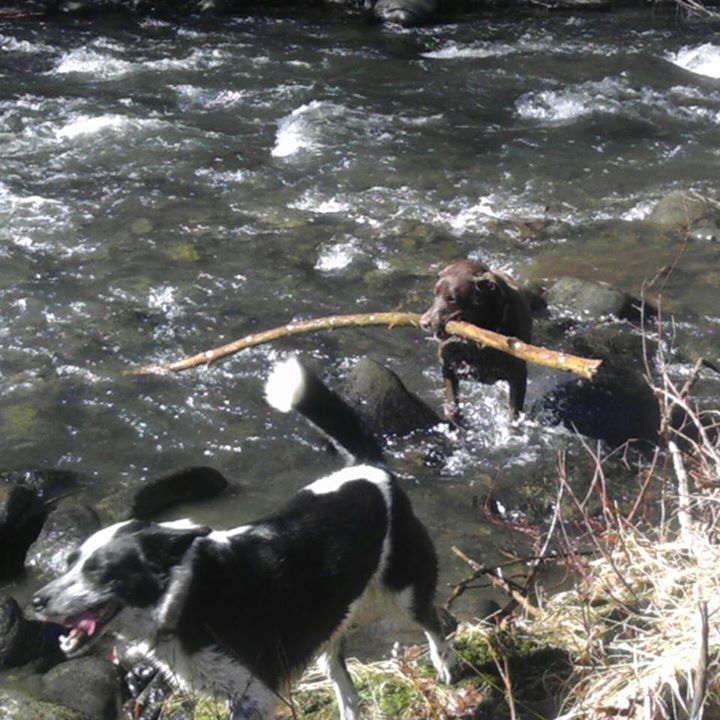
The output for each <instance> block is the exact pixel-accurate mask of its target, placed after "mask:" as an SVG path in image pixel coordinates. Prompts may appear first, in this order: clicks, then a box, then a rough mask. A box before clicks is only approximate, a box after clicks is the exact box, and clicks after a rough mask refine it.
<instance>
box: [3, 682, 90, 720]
mask: <svg viewBox="0 0 720 720" xmlns="http://www.w3.org/2000/svg"><path fill="white" fill-rule="evenodd" d="M0 718H2V719H3V720H99V718H93V717H89V716H88V715H85V714H83V713H81V712H78V711H77V710H73V709H71V708H69V707H63V706H62V705H55V704H54V703H49V702H44V701H42V700H38V699H36V698H34V697H32V696H30V695H28V694H27V693H25V692H23V691H21V690H15V689H8V688H0Z"/></svg>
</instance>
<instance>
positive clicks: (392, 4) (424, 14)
mask: <svg viewBox="0 0 720 720" xmlns="http://www.w3.org/2000/svg"><path fill="white" fill-rule="evenodd" d="M437 6H438V3H437V0H376V2H374V3H373V4H372V13H373V15H374V16H375V17H376V18H378V20H381V21H382V22H386V23H392V24H395V25H402V26H403V27H412V26H413V25H422V23H425V22H427V21H428V20H430V18H431V17H432V16H433V15H434V14H435V12H436V11H437Z"/></svg>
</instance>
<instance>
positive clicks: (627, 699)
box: [531, 358, 720, 720]
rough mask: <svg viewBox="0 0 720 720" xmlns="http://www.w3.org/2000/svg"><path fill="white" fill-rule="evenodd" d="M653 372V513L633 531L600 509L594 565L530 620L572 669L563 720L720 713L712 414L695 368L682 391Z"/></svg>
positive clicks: (719, 495)
mask: <svg viewBox="0 0 720 720" xmlns="http://www.w3.org/2000/svg"><path fill="white" fill-rule="evenodd" d="M660 361H661V369H662V371H663V372H662V382H661V384H660V385H659V386H657V387H656V391H657V394H658V399H659V401H660V404H661V407H662V410H663V416H664V418H665V423H664V426H663V436H664V441H665V442H664V445H665V447H666V448H667V452H666V453H660V452H658V453H656V456H655V461H654V462H653V463H652V465H651V478H650V479H651V480H652V482H653V483H654V484H655V485H656V487H660V488H662V490H663V492H662V493H661V494H660V502H659V507H657V508H655V510H656V511H657V512H656V513H655V514H654V515H652V516H651V517H652V521H651V522H649V521H648V520H647V519H643V520H637V519H632V520H631V521H629V520H628V516H627V515H624V516H623V515H621V514H620V513H619V512H617V510H616V509H615V508H614V507H612V505H611V504H610V503H609V502H606V505H605V512H604V514H603V518H602V521H603V528H602V531H600V532H597V531H596V532H594V533H593V534H592V542H593V543H594V545H595V550H596V552H595V557H594V559H592V560H589V561H588V560H584V561H583V560H582V559H581V558H578V563H577V567H578V569H579V572H578V579H577V581H576V583H575V584H574V587H573V589H572V590H570V591H567V592H564V593H560V594H557V595H554V596H553V597H551V598H548V599H547V600H546V601H545V602H543V603H541V613H540V614H537V615H535V616H534V617H533V622H532V625H531V632H532V633H533V634H535V635H537V636H538V637H542V638H545V640H546V641H549V642H553V643H555V644H558V645H560V646H561V647H564V648H565V649H567V650H568V652H569V653H570V654H571V657H572V658H573V664H574V668H575V669H574V672H573V675H572V677H571V682H570V684H569V691H568V695H567V698H566V701H565V713H564V715H563V717H564V718H582V719H584V720H599V719H600V718H603V719H606V718H611V717H623V718H631V719H633V718H637V719H638V720H641V719H642V720H655V719H658V720H660V719H665V718H693V719H695V718H700V717H702V716H703V715H705V717H708V716H710V715H717V712H718V709H719V708H720V673H718V669H720V626H719V625H718V611H719V610H720V545H719V544H718V532H719V530H720V452H719V450H720V446H719V441H718V432H717V420H718V413H716V412H700V410H699V409H698V408H697V406H696V404H695V403H694V402H693V400H692V396H691V391H692V387H693V385H694V383H695V381H696V379H697V377H698V375H699V373H700V371H701V368H702V367H703V364H702V362H698V363H697V364H696V366H695V368H694V369H693V371H692V372H691V373H690V376H689V377H688V379H687V382H685V384H684V385H683V386H682V387H680V386H679V385H677V384H675V383H673V382H672V381H671V380H670V378H669V375H668V373H667V372H666V368H664V367H662V358H660ZM647 484H648V483H645V485H644V487H647ZM633 515H634V513H633ZM585 519H586V523H587V525H588V527H590V518H587V517H586V518H585ZM585 539H586V540H587V537H586V538H585Z"/></svg>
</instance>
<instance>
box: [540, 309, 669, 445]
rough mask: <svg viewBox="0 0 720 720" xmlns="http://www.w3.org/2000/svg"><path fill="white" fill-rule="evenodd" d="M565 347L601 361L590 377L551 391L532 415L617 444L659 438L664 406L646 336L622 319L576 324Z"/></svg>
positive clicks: (572, 381)
mask: <svg viewBox="0 0 720 720" xmlns="http://www.w3.org/2000/svg"><path fill="white" fill-rule="evenodd" d="M565 349H566V350H568V351H569V352H571V353H573V354H576V355H582V356H584V357H590V358H599V359H601V360H602V361H603V364H602V366H601V367H600V370H599V371H598V373H597V374H596V375H595V377H594V378H593V379H592V380H584V379H573V380H570V381H568V382H564V383H562V384H561V385H559V386H557V387H556V388H554V389H553V390H551V391H550V392H549V393H548V394H546V395H545V396H544V397H543V398H542V400H541V401H540V402H539V403H537V404H536V405H535V406H534V407H533V409H532V414H535V415H539V416H540V417H541V418H542V419H543V420H545V421H549V422H551V423H553V424H562V425H564V426H565V427H567V428H568V429H570V430H575V431H577V432H579V433H580V434H581V435H585V436H587V437H591V438H597V439H600V440H604V441H606V442H607V443H609V444H610V445H613V446H616V445H620V444H622V443H624V442H625V441H627V440H643V441H648V442H655V441H656V440H657V436H658V430H659V428H660V409H659V405H658V401H657V397H656V396H655V392H654V391H653V389H652V387H651V386H650V385H649V384H648V382H647V380H646V378H645V374H644V369H645V364H644V352H645V349H646V348H645V347H644V344H643V339H642V337H641V336H640V335H639V334H638V333H637V332H635V331H634V330H633V329H632V328H630V327H629V326H627V325H626V324H623V323H615V324H612V325H602V326H598V327H596V328H591V329H587V328H576V329H575V330H574V331H573V332H572V333H571V334H570V337H569V338H567V339H566V341H565Z"/></svg>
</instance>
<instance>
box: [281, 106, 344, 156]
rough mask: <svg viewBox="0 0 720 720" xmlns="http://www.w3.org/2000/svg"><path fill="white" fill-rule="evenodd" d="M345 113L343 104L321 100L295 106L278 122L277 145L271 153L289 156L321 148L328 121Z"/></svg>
mask: <svg viewBox="0 0 720 720" xmlns="http://www.w3.org/2000/svg"><path fill="white" fill-rule="evenodd" d="M344 113H345V109H344V108H343V107H342V106H341V105H336V104H335V103H331V102H327V101H320V100H313V101H312V102H309V103H307V104H305V105H301V106H300V107H298V108H295V110H293V111H292V112H291V113H290V114H289V115H286V116H285V117H284V118H282V119H281V120H280V122H279V123H278V130H277V133H276V135H275V145H274V147H273V149H272V151H271V153H270V154H271V155H272V156H273V157H276V158H287V157H291V156H293V155H297V154H298V153H300V152H303V151H304V152H312V151H313V150H316V149H318V148H320V147H321V146H322V144H323V127H324V125H325V123H326V121H327V120H330V119H337V118H339V117H341V116H342V115H343V114H344Z"/></svg>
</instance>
